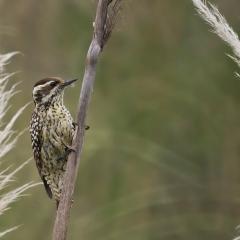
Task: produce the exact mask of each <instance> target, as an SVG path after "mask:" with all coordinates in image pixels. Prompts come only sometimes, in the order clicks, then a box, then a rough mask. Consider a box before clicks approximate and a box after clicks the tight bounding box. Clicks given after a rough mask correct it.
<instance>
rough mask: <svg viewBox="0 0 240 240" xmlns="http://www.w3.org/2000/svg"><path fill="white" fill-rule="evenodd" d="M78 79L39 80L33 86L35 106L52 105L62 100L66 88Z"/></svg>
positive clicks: (52, 78)
mask: <svg viewBox="0 0 240 240" xmlns="http://www.w3.org/2000/svg"><path fill="white" fill-rule="evenodd" d="M75 81H77V79H73V80H66V81H64V80H63V79H61V78H57V77H49V78H44V79H42V80H39V81H38V82H36V83H35V85H34V86H33V92H32V95H33V100H34V102H35V104H38V105H40V104H44V105H45V104H51V103H52V102H54V101H57V100H59V101H60V100H61V99H62V96H63V91H64V89H65V87H67V86H69V85H71V84H72V83H74V82H75Z"/></svg>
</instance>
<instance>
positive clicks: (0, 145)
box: [0, 53, 36, 238]
mask: <svg viewBox="0 0 240 240" xmlns="http://www.w3.org/2000/svg"><path fill="white" fill-rule="evenodd" d="M15 54H16V53H8V54H4V55H1V54H0V164H1V160H2V158H3V157H4V156H5V155H6V154H7V153H8V152H9V151H10V150H12V149H13V147H14V145H15V143H16V141H17V140H18V137H19V136H20V134H18V133H16V132H15V131H14V130H13V125H14V123H15V121H16V120H17V118H18V117H19V115H20V114H21V113H22V112H23V110H24V109H25V107H26V105H25V106H24V107H22V108H21V109H19V110H18V111H17V112H16V113H15V114H14V116H12V118H11V120H10V121H9V122H8V123H6V124H5V123H4V120H3V119H4V117H5V116H6V113H7V111H8V109H9V100H10V99H11V98H12V97H13V96H14V95H15V94H16V90H15V88H16V84H15V85H12V86H11V87H8V81H9V78H10V77H11V75H12V74H7V73H5V65H6V64H7V63H8V61H9V60H10V58H11V57H12V56H13V55H15ZM27 163H28V161H27V162H25V163H23V164H22V165H21V166H20V167H18V168H17V169H15V170H14V169H13V170H12V169H11V168H10V167H9V168H7V169H3V170H0V216H1V215H2V214H3V213H4V212H5V211H6V210H7V209H9V205H10V204H11V203H12V202H14V201H16V200H17V199H18V198H19V197H20V196H21V195H22V193H23V192H24V191H25V190H27V189H28V188H30V187H32V186H34V185H36V184H32V183H27V184H24V185H22V186H20V187H18V188H16V189H13V190H9V191H7V190H6V187H8V185H9V183H10V182H12V181H13V180H14V179H13V177H14V175H15V174H16V173H17V172H18V171H19V170H21V169H22V168H23V167H24V166H25V165H26V164H27ZM3 191H4V192H3ZM16 228H17V227H13V228H10V229H7V230H5V231H3V232H0V238H1V237H2V236H4V235H5V234H7V233H8V232H10V231H13V230H15V229H16Z"/></svg>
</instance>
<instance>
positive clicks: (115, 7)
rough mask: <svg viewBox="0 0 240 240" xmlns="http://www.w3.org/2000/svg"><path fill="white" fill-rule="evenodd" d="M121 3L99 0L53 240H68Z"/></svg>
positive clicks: (113, 0) (116, 0) (114, 0)
mask: <svg viewBox="0 0 240 240" xmlns="http://www.w3.org/2000/svg"><path fill="white" fill-rule="evenodd" d="M120 2H121V0H99V1H98V5H97V9H96V18H95V22H94V33H93V38H92V41H91V43H90V46H89V49H88V53H87V57H86V65H85V73H84V77H83V83H82V88H81V92H80V99H79V108H78V113H77V124H78V129H77V134H76V138H75V139H74V140H73V144H72V147H73V149H75V151H72V152H71V154H70V155H69V157H68V163H67V169H66V173H65V178H64V186H63V192H62V196H61V200H60V203H59V206H58V210H57V215H56V219H55V223H54V228H53V240H65V239H66V236H67V228H68V222H69V217H70V208H71V205H72V195H73V192H74V187H75V182H76V178H77V172H78V166H79V162H80V157H81V153H82V150H83V142H84V132H85V120H86V115H87V109H88V106H89V102H90V97H91V92H92V89H93V84H94V81H95V76H96V67H97V62H98V58H99V55H100V53H101V52H102V50H103V47H104V46H105V44H106V43H107V40H108V39H109V37H110V36H111V32H112V30H113V27H114V24H115V21H116V16H117V13H118V11H119V6H120Z"/></svg>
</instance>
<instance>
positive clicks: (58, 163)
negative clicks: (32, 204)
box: [30, 77, 76, 204]
mask: <svg viewBox="0 0 240 240" xmlns="http://www.w3.org/2000/svg"><path fill="white" fill-rule="evenodd" d="M75 81H76V79H74V80H70V81H63V80H62V79H60V78H55V77H51V78H45V79H42V80H40V81H38V82H37V83H36V84H35V85H34V87H33V100H34V103H35V109H34V111H33V114H32V119H31V122H30V134H31V140H32V149H33V155H34V159H35V161H36V165H37V169H38V172H39V175H40V177H41V179H42V181H43V183H44V186H45V189H46V192H47V194H48V196H49V197H50V198H52V197H53V198H54V199H55V200H56V202H57V204H58V202H59V199H60V195H61V191H62V187H63V177H64V173H65V170H66V163H67V157H68V154H69V153H70V151H71V150H70V146H71V144H72V140H73V137H74V135H75V130H76V129H75V124H74V122H73V119H72V117H71V115H70V113H69V111H68V110H67V109H66V107H65V106H64V104H63V92H64V89H65V87H66V86H69V85H71V84H72V83H73V82H75Z"/></svg>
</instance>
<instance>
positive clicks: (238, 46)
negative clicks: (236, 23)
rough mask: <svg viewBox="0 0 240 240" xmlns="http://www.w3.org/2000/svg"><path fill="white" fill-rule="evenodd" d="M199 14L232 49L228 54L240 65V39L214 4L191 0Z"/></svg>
mask: <svg viewBox="0 0 240 240" xmlns="http://www.w3.org/2000/svg"><path fill="white" fill-rule="evenodd" d="M192 1H193V4H194V6H195V7H196V9H197V11H198V13H199V15H200V16H201V17H202V18H203V20H205V21H206V22H207V23H208V24H209V25H210V26H211V28H212V30H213V32H214V33H216V34H217V35H218V36H219V37H220V38H221V39H222V40H223V41H225V42H226V43H227V44H228V45H229V46H230V47H231V48H232V51H233V54H234V55H233V56H230V57H231V58H232V59H233V60H234V61H235V62H236V63H237V64H238V66H239V67H240V41H239V37H238V35H237V34H236V33H235V32H234V31H233V29H232V28H231V27H230V26H229V24H228V22H227V21H226V19H225V18H224V16H223V15H222V14H221V13H220V12H219V10H218V9H217V7H216V6H214V5H213V4H211V3H207V2H206V1H202V0H192Z"/></svg>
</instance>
